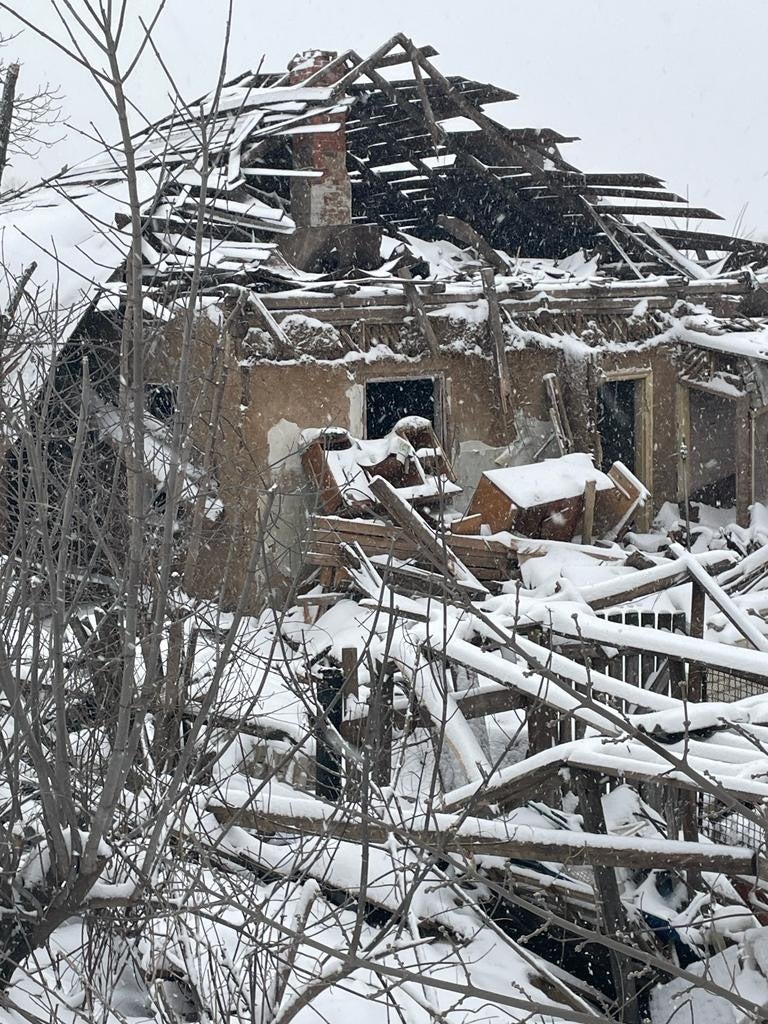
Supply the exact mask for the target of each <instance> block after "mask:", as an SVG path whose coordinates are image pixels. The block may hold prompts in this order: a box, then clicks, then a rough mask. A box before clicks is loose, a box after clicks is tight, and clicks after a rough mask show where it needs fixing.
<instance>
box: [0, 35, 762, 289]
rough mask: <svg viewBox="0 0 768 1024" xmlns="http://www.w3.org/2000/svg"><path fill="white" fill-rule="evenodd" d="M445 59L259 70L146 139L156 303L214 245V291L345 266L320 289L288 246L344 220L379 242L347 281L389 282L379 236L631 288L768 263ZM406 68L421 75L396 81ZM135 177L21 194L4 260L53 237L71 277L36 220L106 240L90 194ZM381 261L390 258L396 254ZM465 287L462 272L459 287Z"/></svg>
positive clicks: (404, 50) (210, 273)
mask: <svg viewBox="0 0 768 1024" xmlns="http://www.w3.org/2000/svg"><path fill="white" fill-rule="evenodd" d="M434 52H435V51H434V50H432V48H430V47H422V48H418V47H416V46H414V44H413V43H412V42H411V41H410V40H409V39H407V38H406V37H405V36H403V35H396V36H394V37H393V38H392V39H390V40H388V41H387V42H386V43H385V44H384V45H383V46H381V47H380V48H379V49H378V50H376V51H375V52H374V53H373V54H371V55H370V56H369V57H368V58H366V59H362V58H361V57H360V56H359V55H358V54H356V53H354V52H353V51H346V52H345V53H342V54H340V55H338V56H337V55H332V54H323V53H317V52H312V53H310V54H305V55H301V57H300V58H299V59H295V60H294V61H293V62H292V65H291V68H290V69H289V70H288V71H287V72H286V73H284V74H280V75H273V74H262V73H255V74H254V73H247V74H244V75H242V76H240V77H239V78H237V79H235V80H233V81H231V82H230V83H228V84H227V85H225V86H224V87H223V89H221V91H220V92H219V93H218V94H216V93H214V94H210V95H208V96H205V97H203V98H202V99H200V100H199V101H198V102H197V103H194V104H191V105H189V106H188V107H181V106H179V107H177V109H175V110H174V111H173V112H172V113H171V114H170V115H169V116H168V117H166V118H164V119H163V120H162V121H160V122H158V123H157V124H154V125H151V126H149V127H147V128H145V129H144V130H142V131H141V132H139V133H138V134H137V135H136V136H135V139H134V142H135V146H136V157H137V166H138V167H139V169H140V170H141V172H142V174H143V175H145V177H148V178H150V179H151V180H153V181H154V182H155V188H154V189H153V192H152V196H151V198H149V199H145V203H144V212H145V214H146V230H145V246H144V253H143V255H144V260H145V267H146V278H147V283H148V284H149V285H151V286H153V287H154V288H155V289H156V290H157V293H158V297H165V298H168V297H169V296H173V295H177V294H178V293H179V290H181V291H184V289H185V286H186V284H187V282H188V280H189V278H190V276H191V271H192V267H193V265H194V262H195V252H196V248H197V247H198V246H199V249H200V251H201V252H202V258H203V267H204V273H203V281H204V283H205V285H206V286H211V287H215V286H217V285H221V284H226V283H232V282H235V283H241V284H248V285H250V286H252V287H253V286H255V287H257V288H258V289H260V290H274V289H275V287H277V288H278V289H279V288H281V287H282V288H285V287H296V285H297V284H302V283H303V284H308V283H310V282H312V281H314V280H316V279H317V277H318V276H325V275H326V274H327V273H328V272H329V270H330V271H331V272H332V271H333V269H334V268H333V266H332V264H331V265H330V266H329V265H328V264H327V263H326V265H322V266H321V268H320V269H321V272H322V273H321V274H320V275H318V273H317V272H315V273H313V272H311V271H310V272H307V271H306V270H305V271H299V270H297V269H296V266H297V265H300V264H301V262H302V260H301V259H300V258H299V257H300V256H301V255H302V254H301V253H300V252H299V251H298V250H297V248H296V245H295V244H294V245H292V244H291V243H290V241H288V240H289V239H290V238H291V236H294V235H295V234H296V228H297V225H298V228H299V230H302V229H303V228H306V227H308V226H309V227H318V226H325V227H328V226H331V227H336V228H338V227H339V226H342V225H343V224H344V221H345V219H347V220H348V221H350V222H351V224H352V225H356V226H358V227H360V228H365V227H366V226H367V227H368V228H370V229H375V230H374V234H373V235H372V234H370V233H369V235H368V237H367V240H366V241H365V243H364V244H362V245H359V244H357V245H355V244H353V245H352V246H351V253H350V254H348V255H349V256H350V259H348V260H347V264H346V265H339V266H337V267H336V273H335V274H333V273H332V276H336V277H338V276H340V275H341V274H342V273H344V272H346V271H348V270H349V269H350V265H351V266H357V267H361V266H366V268H367V269H368V270H374V272H375V271H376V270H377V269H378V270H379V271H381V263H382V259H381V257H380V255H379V252H380V249H379V246H378V232H379V231H384V232H385V233H387V234H388V235H390V236H392V237H394V238H400V237H402V234H403V233H407V234H409V235H415V236H418V237H419V238H420V239H422V240H426V241H434V240H439V239H442V240H444V241H447V240H448V239H450V238H453V239H454V240H456V239H458V240H459V241H460V242H461V243H462V244H464V245H470V246H472V247H473V248H474V249H475V250H476V251H477V252H478V254H479V255H480V256H481V257H482V259H483V261H484V262H490V263H492V264H495V266H496V268H497V269H498V270H501V271H503V272H505V273H507V274H511V275H513V276H514V274H515V273H516V268H517V263H516V260H518V259H519V257H521V256H522V257H529V258H536V259H546V260H564V259H566V258H567V257H568V256H569V255H570V254H572V253H573V252H574V251H576V250H578V249H585V250H587V251H588V253H589V254H590V255H594V256H596V257H598V258H599V261H600V262H601V274H602V275H606V274H607V275H609V276H618V277H631V278H644V277H648V276H654V275H658V274H662V275H669V274H673V275H675V276H682V277H685V278H688V279H700V278H711V277H713V276H717V275H718V274H719V273H720V272H721V271H723V270H724V269H727V270H729V271H731V272H733V271H734V270H735V269H737V268H741V267H745V266H748V265H752V266H757V265H764V264H768V246H765V245H762V244H759V243H753V242H750V241H747V240H744V239H737V238H732V237H729V236H726V235H720V234H714V233H710V232H702V231H698V230H690V229H689V228H688V223H689V222H691V221H699V220H713V219H718V218H717V216H716V214H714V213H712V212H711V211H709V210H706V209H698V208H692V207H691V206H689V205H688V203H687V202H686V201H685V200H684V199H683V198H682V197H681V196H678V195H675V194H674V193H672V192H670V191H668V190H666V189H665V188H664V186H663V183H662V181H661V180H660V179H659V178H657V177H654V176H652V175H649V174H645V173H628V174H585V173H582V172H581V171H579V170H578V169H577V168H576V167H574V166H573V165H571V164H569V163H568V162H567V161H566V160H565V159H564V158H563V157H562V155H561V153H560V148H559V147H560V146H561V145H562V144H563V143H565V142H568V141H570V140H569V139H568V138H566V137H564V136H562V135H559V134H558V133H557V132H554V131H552V130H550V129H531V128H508V127H506V126H504V125H503V124H502V123H500V122H499V121H496V120H493V119H492V118H491V117H490V116H489V115H488V113H487V112H486V109H485V108H486V107H487V106H489V105H492V104H494V103H497V102H500V101H509V100H512V99H514V98H515V96H514V94H513V93H510V92H507V91H506V90H503V89H499V88H496V87H494V86H491V85H485V84H481V83H478V82H474V81H471V80H468V79H465V78H461V77H450V78H447V77H445V76H443V75H442V74H441V73H440V72H439V71H438V69H437V68H436V67H435V65H434V64H433V63H432V61H431V59H430V57H431V56H433V55H434ZM403 64H406V65H407V66H408V67H409V73H410V75H411V77H409V78H407V79H399V78H398V79H394V80H393V79H392V78H391V77H387V76H388V74H389V69H391V68H393V67H396V66H399V65H403ZM124 177H125V170H124V159H123V155H122V153H121V151H120V148H119V147H116V148H112V149H110V150H109V151H108V152H106V153H105V154H103V155H102V156H101V157H99V158H97V159H95V160H92V161H87V162H85V163H82V164H80V165H78V166H77V167H75V168H72V169H69V170H67V169H65V170H64V171H63V172H62V173H61V174H60V175H59V176H58V177H56V178H55V179H54V180H53V181H51V182H50V183H48V185H47V186H46V187H44V188H43V187H38V188H35V189H31V190H28V191H27V192H26V193H25V194H24V195H22V196H19V197H15V198H14V201H13V204H12V206H11V207H6V209H7V211H8V212H7V214H6V216H5V217H4V218H3V219H4V220H5V224H3V225H0V230H2V231H3V233H4V249H5V250H8V249H13V248H15V247H16V241H17V240H18V239H19V238H23V239H27V240H29V239H31V241H32V242H36V243H37V244H38V245H40V246H43V247H48V248H50V242H51V236H53V239H54V240H56V242H57V245H56V250H57V253H58V254H59V258H60V259H61V260H62V261H63V262H64V263H65V264H67V262H68V260H69V257H70V255H71V253H70V250H72V251H73V252H76V251H79V246H78V244H77V241H76V240H75V241H74V242H73V241H72V238H70V237H69V235H68V237H67V238H66V239H65V243H64V244H63V245H62V244H61V241H60V240H58V239H56V234H57V229H56V224H57V217H58V216H59V215H61V216H62V217H63V216H65V215H64V214H63V213H61V214H59V213H57V212H54V209H53V208H51V209H50V210H49V216H48V218H47V221H46V229H45V235H46V237H45V238H40V239H38V238H37V237H36V235H35V232H34V230H32V231H31V232H30V231H28V230H27V222H28V219H29V218H31V222H30V223H31V224H32V227H33V228H34V226H35V225H34V219H35V217H36V216H37V211H38V210H39V207H40V205H41V204H42V205H46V206H49V207H50V206H51V204H52V203H53V204H54V206H58V207H59V208H61V207H62V206H64V207H67V208H69V207H70V206H71V205H74V206H75V208H76V209H77V210H78V211H79V212H80V215H81V216H82V218H83V220H84V224H85V223H90V224H91V226H93V225H94V223H95V222H94V221H93V219H92V218H91V215H90V212H89V210H88V208H87V207H88V201H89V200H88V197H89V196H92V195H93V194H98V195H108V194H109V193H110V190H112V189H114V187H115V185H116V184H119V183H120V182H121V181H123V180H124ZM347 190H348V192H349V198H348V207H347V206H346V205H345V204H346V203H347V199H346V192H347ZM201 200H202V201H203V203H204V217H203V218H201V222H202V223H201V236H202V237H201V238H200V239H199V240H198V242H196V240H195V234H196V229H197V225H198V213H199V210H200V203H201ZM121 217H123V218H124V217H125V209H124V206H123V207H121V206H120V205H119V204H117V203H116V204H115V207H114V210H109V211H106V212H101V213H100V217H99V220H98V225H97V227H98V228H99V230H102V231H104V232H111V230H112V226H113V225H114V223H115V222H116V223H117V226H118V227H119V226H120V224H121ZM660 218H661V219H663V224H660V223H659V219H660ZM652 222H654V223H656V225H657V226H656V227H654V226H653V223H652ZM670 224H675V225H676V226H674V227H670V226H669V225H670ZM664 225H665V226H664ZM337 234H338V232H336V233H335V234H334V233H331V237H330V238H326V243H328V244H327V245H326V248H329V247H330V248H331V249H333V248H334V246H336V248H338V238H337V237H336V236H337ZM374 236H375V238H376V242H377V244H376V246H375V251H372V238H373V237H374ZM46 243H48V244H47V245H46ZM70 243H72V244H70ZM381 251H383V252H384V253H389V252H391V245H390V246H389V247H386V246H385V248H384V249H383V250H381ZM507 254H514V258H511V257H510V256H509V255H507ZM304 255H306V254H304ZM122 259H123V250H122V247H121V246H114V247H113V256H112V257H111V258H106V257H105V258H104V259H102V260H101V261H100V264H99V266H100V269H99V272H98V273H97V274H96V273H95V274H94V275H93V278H94V285H95V286H99V285H101V284H103V282H104V280H105V277H108V276H109V273H108V271H109V270H110V269H111V270H113V271H115V270H117V269H118V267H119V266H120V264H121V261H122ZM16 262H17V263H18V261H16ZM11 263H12V264H13V263H14V261H13V259H11ZM342 263H343V261H342ZM16 269H17V272H18V268H16ZM384 269H385V270H387V269H390V268H389V266H388V265H387V264H385V265H384ZM463 274H464V275H465V274H466V267H462V266H461V261H459V263H458V265H457V267H456V276H458V277H461V276H462V275H463ZM8 290H9V293H10V292H12V289H11V288H9V289H8ZM86 290H87V289H86Z"/></svg>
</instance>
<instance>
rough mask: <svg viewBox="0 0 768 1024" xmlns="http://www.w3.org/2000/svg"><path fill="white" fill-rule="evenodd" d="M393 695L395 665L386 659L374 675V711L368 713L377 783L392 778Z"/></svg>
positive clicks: (385, 784) (374, 775)
mask: <svg viewBox="0 0 768 1024" xmlns="http://www.w3.org/2000/svg"><path fill="white" fill-rule="evenodd" d="M374 688H375V689H374ZM394 697H395V666H394V665H393V663H392V662H385V663H383V664H382V665H381V667H380V669H379V671H378V672H376V673H375V675H374V674H373V673H372V674H371V713H370V714H369V716H368V721H369V723H370V733H369V735H370V743H371V747H372V749H373V781H374V782H375V783H376V785H377V786H388V785H389V784H390V782H391V781H392V719H393V716H394V707H393V705H394Z"/></svg>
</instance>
